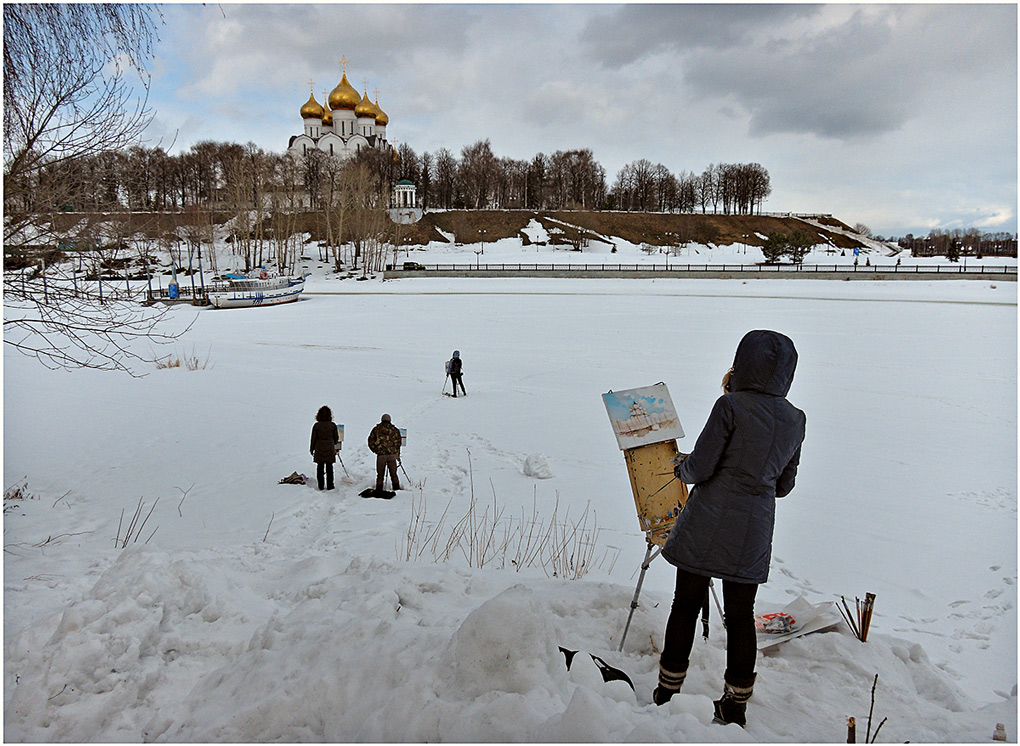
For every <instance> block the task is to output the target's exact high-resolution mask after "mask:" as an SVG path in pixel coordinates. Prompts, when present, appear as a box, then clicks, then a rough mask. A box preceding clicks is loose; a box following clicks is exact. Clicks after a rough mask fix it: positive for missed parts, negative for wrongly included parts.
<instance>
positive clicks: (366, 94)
mask: <svg viewBox="0 0 1020 746" xmlns="http://www.w3.org/2000/svg"><path fill="white" fill-rule="evenodd" d="M361 82H362V84H363V85H364V86H365V98H368V78H362V79H361Z"/></svg>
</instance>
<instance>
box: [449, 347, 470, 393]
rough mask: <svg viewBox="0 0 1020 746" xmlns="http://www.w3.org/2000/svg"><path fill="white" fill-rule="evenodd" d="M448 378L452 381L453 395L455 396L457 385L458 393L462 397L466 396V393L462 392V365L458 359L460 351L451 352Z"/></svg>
mask: <svg viewBox="0 0 1020 746" xmlns="http://www.w3.org/2000/svg"><path fill="white" fill-rule="evenodd" d="M450 378H451V379H453V395H454V397H456V396H457V385H458V384H460V391H461V393H462V394H464V396H467V391H465V390H464V363H463V361H462V360H461V359H460V350H454V351H453V357H452V358H450Z"/></svg>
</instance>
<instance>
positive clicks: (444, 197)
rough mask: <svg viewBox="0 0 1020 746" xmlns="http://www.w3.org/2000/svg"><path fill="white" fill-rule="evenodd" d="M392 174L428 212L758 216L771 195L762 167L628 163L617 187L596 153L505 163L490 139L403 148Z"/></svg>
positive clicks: (579, 152)
mask: <svg viewBox="0 0 1020 746" xmlns="http://www.w3.org/2000/svg"><path fill="white" fill-rule="evenodd" d="M393 177H394V178H395V179H408V180H409V181H412V182H413V183H414V184H415V185H416V187H417V189H418V197H419V202H420V203H421V204H423V205H424V206H425V207H434V208H445V209H450V208H468V209H472V208H473V209H480V208H486V207H498V208H526V209H536V210H557V209H589V210H639V211H659V212H696V211H699V210H700V211H701V212H709V211H711V212H722V213H726V214H753V213H755V212H760V211H761V207H762V203H763V202H764V201H765V199H766V198H767V197H768V196H769V195H770V194H771V193H772V187H771V184H770V180H769V174H768V171H767V170H765V168H764V167H762V166H761V165H760V164H758V163H748V164H725V163H722V164H718V165H714V164H710V165H709V166H708V168H706V169H705V170H704V171H703V172H702V173H701V174H694V173H689V172H686V171H681V172H680V173H679V174H673V173H672V172H670V170H669V169H668V168H666V167H665V166H664V165H662V164H661V163H659V164H655V165H653V164H652V163H651V162H650V161H648V160H646V159H641V160H638V161H635V162H633V163H630V164H627V165H626V166H624V167H623V168H622V169H621V170H620V172H619V174H617V177H616V181H615V182H614V184H613V186H612V188H611V189H609V188H607V184H606V172H605V169H604V168H603V167H602V166H601V165H600V164H599V163H598V162H597V161H596V160H595V156H594V154H593V153H592V151H591V150H590V149H587V148H585V149H578V150H558V151H556V152H554V153H553V154H552V155H548V156H547V155H545V154H543V153H539V154H538V155H536V156H535V157H534V158H532V159H531V160H530V161H528V160H516V159H513V158H500V157H498V156H496V155H494V154H493V152H492V147H491V145H490V143H489V141H488V140H482V141H479V142H476V143H474V144H472V145H468V146H467V147H465V148H463V149H462V150H461V154H460V158H457V157H456V156H455V155H454V154H453V153H451V152H450V151H449V150H447V149H446V148H440V149H439V150H437V151H436V152H434V153H428V152H426V153H422V154H421V155H418V154H417V153H415V151H414V150H413V149H412V148H411V147H410V146H408V145H406V144H404V145H401V146H400V148H399V162H398V163H397V165H396V167H395V169H394V171H393Z"/></svg>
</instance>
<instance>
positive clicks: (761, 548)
mask: <svg viewBox="0 0 1020 746" xmlns="http://www.w3.org/2000/svg"><path fill="white" fill-rule="evenodd" d="M796 367H797V350H796V348H795V347H794V345H793V341H792V340H791V339H790V338H789V337H786V336H784V335H782V334H780V333H778V332H774V331H766V330H757V331H751V332H748V333H747V334H745V335H744V338H743V339H741V340H740V344H739V345H738V346H737V352H736V355H735V356H734V358H733V367H732V368H730V370H729V371H728V372H727V374H726V377H725V378H723V391H724V392H725V393H724V394H723V395H722V396H721V397H719V399H718V400H717V401H716V402H715V406H713V408H712V412H711V414H710V415H709V417H708V421H707V422H706V423H705V428H704V429H703V430H702V431H701V435H699V436H698V440H697V442H696V443H695V445H694V450H692V451H691V453H690V454H689V455H687V454H678V455H677V457H675V461H676V464H677V465H676V468H675V470H674V473H675V475H676V476H677V478H679V479H680V480H682V481H683V482H684V483H685V484H692V485H694V486H693V488H692V489H691V493H690V497H689V499H688V500H687V504H686V505H685V507H684V509H683V510H682V511H681V513H680V515H679V516H678V517H677V521H676V524H674V526H673V529H672V531H671V532H670V535H669V537H668V538H667V540H666V544H665V545H664V546H663V549H662V556H663V557H665V558H666V560H667V561H668V562H669V563H670V564H672V565H674V566H675V567H676V591H675V593H674V596H673V607H672V609H671V610H670V614H669V620H668V622H667V623H666V633H665V642H664V645H663V650H662V655H661V656H660V658H659V683H658V686H657V687H656V689H655V691H654V692H653V694H652V697H653V699H654V700H655V703H656V704H660V705H661V704H664V703H665V702H667V701H669V699H670V697H672V696H673V695H674V694H676V693H677V692H678V691H679V690H680V687H681V685H682V684H683V681H684V678H685V677H686V675H687V667H688V664H689V662H690V654H691V648H692V646H693V644H694V636H695V631H696V624H697V617H698V612H699V610H700V609H701V607H702V604H703V603H704V601H705V598H706V594H707V593H708V584H709V581H710V579H711V578H720V579H721V580H722V586H723V601H724V614H725V617H726V671H725V674H724V676H723V696H722V699H720V700H718V701H716V702H715V716H716V720H717V721H721V722H723V723H738V724H740V725H741V726H743V725H745V724H746V707H747V700H748V699H750V697H751V694H752V692H753V690H754V679H755V673H754V663H755V656H756V654H757V636H756V633H755V628H754V597H755V594H756V593H757V590H758V586H759V585H760V584H761V583H764V582H765V581H766V580H768V574H769V562H770V560H771V557H772V530H773V525H774V521H775V508H776V498H777V497H784V496H785V495H787V494H789V493H790V490H792V489H793V485H794V481H795V479H796V476H797V466H798V464H799V463H800V453H801V443H802V442H803V440H804V428H805V423H806V417H805V415H804V413H803V412H802V411H800V410H799V409H797V408H796V407H795V406H793V405H792V404H791V403H790V402H789V401H787V400H786V394H787V393H788V392H789V390H790V385H791V384H792V383H793V374H794V371H795V370H796Z"/></svg>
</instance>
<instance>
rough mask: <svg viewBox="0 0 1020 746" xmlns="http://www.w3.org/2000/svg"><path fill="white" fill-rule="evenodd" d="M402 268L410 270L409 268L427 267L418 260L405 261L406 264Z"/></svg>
mask: <svg viewBox="0 0 1020 746" xmlns="http://www.w3.org/2000/svg"><path fill="white" fill-rule="evenodd" d="M401 268H402V269H404V270H408V269H425V267H424V266H423V265H421V264H418V262H404V264H403V266H402V267H401Z"/></svg>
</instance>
